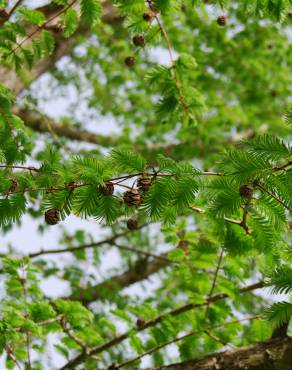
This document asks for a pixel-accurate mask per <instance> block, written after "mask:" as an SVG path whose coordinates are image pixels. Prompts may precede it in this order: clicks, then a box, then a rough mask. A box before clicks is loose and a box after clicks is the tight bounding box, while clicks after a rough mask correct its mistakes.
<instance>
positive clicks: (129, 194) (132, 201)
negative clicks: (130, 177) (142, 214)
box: [123, 189, 142, 206]
mask: <svg viewBox="0 0 292 370" xmlns="http://www.w3.org/2000/svg"><path fill="white" fill-rule="evenodd" d="M123 199H124V201H125V203H126V204H127V205H128V206H139V205H140V204H141V203H142V197H141V194H140V193H139V192H138V190H137V189H131V190H128V191H126V192H125V193H124V195H123Z"/></svg>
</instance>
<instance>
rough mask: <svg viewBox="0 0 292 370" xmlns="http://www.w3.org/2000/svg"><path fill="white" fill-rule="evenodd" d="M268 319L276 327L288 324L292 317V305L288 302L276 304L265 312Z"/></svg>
mask: <svg viewBox="0 0 292 370" xmlns="http://www.w3.org/2000/svg"><path fill="white" fill-rule="evenodd" d="M265 316H266V318H267V319H268V320H269V321H270V322H271V324H272V325H273V326H274V327H279V326H281V325H282V324H285V323H287V321H289V319H290V318H291V316H292V304H291V303H288V302H278V303H274V304H273V305H272V306H271V307H269V308H267V309H266V311H265Z"/></svg>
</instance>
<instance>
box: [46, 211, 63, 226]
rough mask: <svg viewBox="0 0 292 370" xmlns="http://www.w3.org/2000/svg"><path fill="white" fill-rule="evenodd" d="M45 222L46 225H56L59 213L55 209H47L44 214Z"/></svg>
mask: <svg viewBox="0 0 292 370" xmlns="http://www.w3.org/2000/svg"><path fill="white" fill-rule="evenodd" d="M45 221H46V223H47V224H48V225H56V224H57V223H58V222H59V221H60V211H59V210H58V209H57V208H52V209H49V210H48V211H47V212H46V213H45Z"/></svg>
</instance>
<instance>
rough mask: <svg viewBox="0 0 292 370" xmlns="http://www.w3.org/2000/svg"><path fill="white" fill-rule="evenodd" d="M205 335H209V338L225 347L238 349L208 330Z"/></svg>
mask: <svg viewBox="0 0 292 370" xmlns="http://www.w3.org/2000/svg"><path fill="white" fill-rule="evenodd" d="M204 333H205V334H206V335H208V337H210V338H211V339H213V340H214V341H215V342H218V343H220V344H222V346H223V347H225V346H229V347H232V348H236V346H235V345H233V344H232V343H228V342H225V341H224V340H222V339H221V338H219V337H217V335H215V334H213V333H210V331H209V330H207V329H206V330H205V331H204Z"/></svg>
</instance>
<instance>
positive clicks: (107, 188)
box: [98, 181, 115, 196]
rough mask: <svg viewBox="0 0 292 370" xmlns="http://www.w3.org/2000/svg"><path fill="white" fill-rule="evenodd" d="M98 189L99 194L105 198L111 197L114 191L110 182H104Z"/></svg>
mask: <svg viewBox="0 0 292 370" xmlns="http://www.w3.org/2000/svg"><path fill="white" fill-rule="evenodd" d="M98 189H99V191H100V192H101V194H103V195H106V196H109V195H113V193H114V191H115V187H114V184H113V183H112V182H110V181H108V182H106V183H105V185H100V186H99V188H98Z"/></svg>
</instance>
